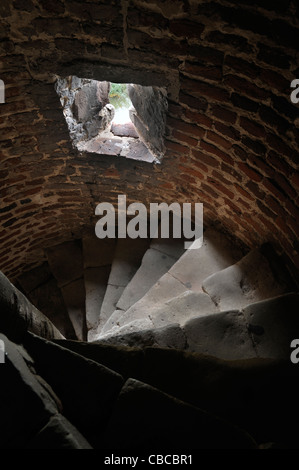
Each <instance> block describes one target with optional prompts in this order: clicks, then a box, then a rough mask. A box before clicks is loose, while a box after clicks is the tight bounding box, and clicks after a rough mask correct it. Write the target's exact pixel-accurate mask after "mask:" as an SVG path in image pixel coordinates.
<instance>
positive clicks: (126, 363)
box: [53, 340, 144, 379]
mask: <svg viewBox="0 0 299 470" xmlns="http://www.w3.org/2000/svg"><path fill="white" fill-rule="evenodd" d="M53 342H54V343H56V344H58V345H60V346H62V347H63V348H66V349H70V350H71V351H74V352H76V353H78V354H80V355H81V356H83V357H85V358H87V359H91V360H92V361H95V362H97V363H99V364H102V365H104V366H106V367H108V368H109V369H112V370H114V371H115V372H117V373H118V374H120V375H121V376H122V377H124V378H125V379H127V378H129V377H135V378H136V377H140V374H142V368H143V355H144V351H142V349H139V348H138V347H136V345H134V344H133V346H132V347H127V346H126V347H123V346H121V345H119V346H116V345H111V344H109V343H105V342H103V341H101V342H93V343H86V342H84V341H70V340H54V341H53Z"/></svg>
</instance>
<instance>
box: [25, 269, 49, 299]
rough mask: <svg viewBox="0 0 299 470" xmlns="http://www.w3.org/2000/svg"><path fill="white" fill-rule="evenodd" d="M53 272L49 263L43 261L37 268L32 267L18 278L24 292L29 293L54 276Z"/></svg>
mask: <svg viewBox="0 0 299 470" xmlns="http://www.w3.org/2000/svg"><path fill="white" fill-rule="evenodd" d="M52 277H53V276H52V273H51V270H50V267H49V264H48V263H43V264H42V265H41V266H38V267H37V268H34V269H31V270H30V271H27V272H25V273H23V274H22V276H20V277H19V278H18V282H19V283H20V285H21V287H22V289H23V290H24V292H25V293H26V294H27V295H28V294H29V293H30V292H31V291H33V290H34V289H36V288H37V287H39V286H40V285H41V284H44V283H45V282H47V281H49V280H50V279H51V278H52Z"/></svg>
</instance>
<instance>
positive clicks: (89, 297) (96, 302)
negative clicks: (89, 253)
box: [84, 265, 110, 333]
mask: <svg viewBox="0 0 299 470" xmlns="http://www.w3.org/2000/svg"><path fill="white" fill-rule="evenodd" d="M109 273H110V265H108V266H100V267H96V268H86V269H85V270H84V284H85V293H86V299H85V307H86V326H87V330H88V333H89V331H90V330H93V329H96V328H97V325H98V323H99V320H100V312H101V306H102V303H103V300H104V296H105V292H106V288H107V282H108V278H109Z"/></svg>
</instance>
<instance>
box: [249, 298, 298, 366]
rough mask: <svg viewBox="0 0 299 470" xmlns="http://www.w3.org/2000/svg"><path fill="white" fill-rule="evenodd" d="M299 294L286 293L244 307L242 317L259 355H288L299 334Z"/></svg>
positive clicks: (280, 357)
mask: <svg viewBox="0 0 299 470" xmlns="http://www.w3.org/2000/svg"><path fill="white" fill-rule="evenodd" d="M298 311H299V294H286V295H282V296H278V297H276V298H273V299H269V300H264V301H262V302H257V303H255V304H252V305H249V306H248V307H246V308H245V309H244V310H243V312H244V318H245V319H246V325H247V329H248V332H249V334H250V336H251V338H252V341H253V344H254V347H255V349H256V351H257V355H258V357H269V358H273V359H286V360H287V359H288V358H289V356H290V345H291V341H292V340H293V339H294V338H299V316H298Z"/></svg>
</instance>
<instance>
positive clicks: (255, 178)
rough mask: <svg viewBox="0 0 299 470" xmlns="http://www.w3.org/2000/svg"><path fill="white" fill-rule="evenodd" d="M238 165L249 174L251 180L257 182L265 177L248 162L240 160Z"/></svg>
mask: <svg viewBox="0 0 299 470" xmlns="http://www.w3.org/2000/svg"><path fill="white" fill-rule="evenodd" d="M237 165H238V167H239V168H240V170H241V171H242V172H243V173H245V175H246V176H248V178H250V179H251V180H253V181H256V182H260V181H262V179H263V177H262V175H261V174H260V173H258V172H257V171H255V170H254V169H253V168H251V167H250V166H249V165H247V164H246V163H241V162H238V163H237Z"/></svg>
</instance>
